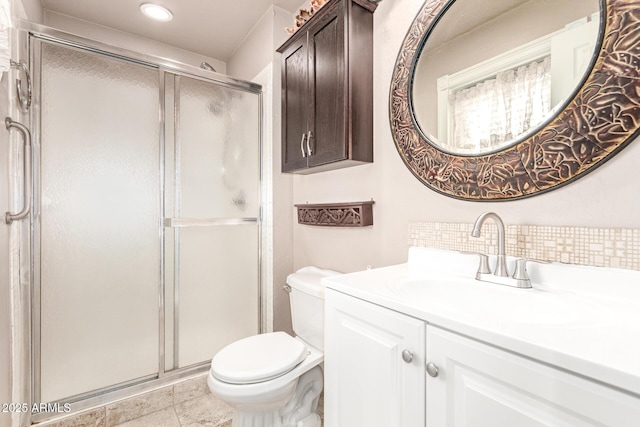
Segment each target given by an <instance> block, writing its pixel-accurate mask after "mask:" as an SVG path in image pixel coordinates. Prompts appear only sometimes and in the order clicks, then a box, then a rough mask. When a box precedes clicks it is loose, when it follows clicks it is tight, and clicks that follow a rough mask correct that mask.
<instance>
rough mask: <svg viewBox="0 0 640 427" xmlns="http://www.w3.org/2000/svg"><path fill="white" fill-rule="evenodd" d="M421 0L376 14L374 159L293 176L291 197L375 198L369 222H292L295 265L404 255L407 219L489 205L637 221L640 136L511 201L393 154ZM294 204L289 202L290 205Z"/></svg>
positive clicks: (517, 211) (451, 216) (462, 215)
mask: <svg viewBox="0 0 640 427" xmlns="http://www.w3.org/2000/svg"><path fill="white" fill-rule="evenodd" d="M422 3H423V0H385V1H382V2H380V4H379V7H378V9H377V10H376V12H375V14H374V26H375V29H374V32H375V35H374V88H373V93H374V101H373V104H374V141H373V143H374V163H373V164H371V165H366V166H357V167H352V168H347V169H343V170H337V171H331V172H322V173H318V174H312V175H307V176H297V175H296V176H294V178H293V202H294V203H304V202H307V201H308V202H309V203H316V202H317V203H323V202H347V201H361V200H369V199H371V198H373V200H375V202H376V203H375V205H374V213H373V218H374V225H373V227H367V228H363V229H343V228H340V229H332V228H327V227H312V226H304V225H298V224H294V225H293V235H294V241H293V242H294V243H293V253H294V268H299V267H302V266H304V265H309V264H314V265H317V266H320V267H325V268H333V269H337V270H342V271H345V272H350V271H356V270H360V269H363V268H365V267H366V266H367V265H372V266H374V267H379V266H384V265H390V264H396V263H401V262H405V261H406V254H407V243H406V242H407V222H408V221H441V222H467V223H469V222H473V221H474V220H475V219H476V218H477V216H478V215H479V214H481V213H482V212H484V211H487V210H493V211H496V212H498V213H499V214H500V215H501V216H502V217H503V219H504V220H505V222H506V223H507V224H541V225H575V226H594V227H634V228H637V227H639V226H640V181H639V180H638V179H637V178H636V177H635V171H636V170H637V165H638V161H639V160H640V143H638V141H634V142H632V143H631V144H630V145H629V146H628V147H627V148H625V149H624V150H623V151H622V152H621V153H620V154H619V155H617V156H616V157H614V158H613V159H611V160H610V161H608V162H606V163H605V164H604V165H603V166H601V167H599V168H597V169H596V170H595V171H593V172H592V173H590V174H588V175H587V176H585V177H583V178H581V179H580V180H578V181H576V182H574V183H572V184H569V185H567V186H565V187H562V188H560V189H557V190H555V191H552V192H550V193H547V194H542V195H538V196H535V197H533V198H529V199H524V200H519V201H509V202H492V203H491V202H467V201H459V200H455V199H452V198H448V197H445V196H442V195H439V194H437V193H435V192H434V191H431V190H429V189H428V188H427V187H425V186H424V185H422V184H421V183H420V182H419V181H418V180H417V179H415V178H414V177H413V175H412V174H411V173H410V172H409V170H408V169H407V168H406V166H405V165H404V164H403V163H402V161H401V159H400V156H399V155H398V153H397V151H396V148H395V145H394V142H393V139H392V136H391V132H390V127H389V107H388V105H389V102H388V100H389V86H390V81H391V75H392V71H393V67H394V63H395V60H396V56H397V55H398V50H399V47H400V45H401V43H402V41H403V39H404V36H405V33H406V30H407V29H408V27H409V25H410V24H411V22H412V21H413V19H414V17H415V15H416V14H417V12H418V10H419V8H420V6H421V5H422ZM289 209H290V210H291V211H293V210H294V207H293V204H292V205H291V206H290V207H289Z"/></svg>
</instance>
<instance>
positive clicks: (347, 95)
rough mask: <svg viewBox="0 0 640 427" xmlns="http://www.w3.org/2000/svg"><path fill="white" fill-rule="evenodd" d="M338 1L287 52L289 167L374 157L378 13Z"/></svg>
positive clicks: (285, 167)
mask: <svg viewBox="0 0 640 427" xmlns="http://www.w3.org/2000/svg"><path fill="white" fill-rule="evenodd" d="M375 8H376V4H375V3H372V2H369V1H368V0H331V1H329V2H328V3H327V4H326V5H325V6H324V7H322V9H320V10H319V11H317V12H316V14H315V15H313V17H311V19H309V20H308V21H307V22H306V23H305V24H304V25H303V26H302V27H301V28H300V29H299V30H298V31H297V32H296V33H295V34H294V35H292V36H291V38H289V40H287V42H285V43H284V44H283V45H282V46H281V47H280V48H279V49H278V52H280V53H282V60H281V63H282V171H283V172H296V173H313V172H321V171H324V170H329V169H337V168H342V167H346V166H353V165H357V164H363V163H371V162H373V11H374V10H375Z"/></svg>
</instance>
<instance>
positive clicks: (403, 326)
mask: <svg viewBox="0 0 640 427" xmlns="http://www.w3.org/2000/svg"><path fill="white" fill-rule="evenodd" d="M325 304H326V310H325V313H326V316H327V318H326V323H325V326H326V334H325V425H326V427H349V426H350V427H356V426H366V427H390V426H402V427H424V423H425V416H424V396H425V369H424V337H425V335H424V333H425V324H424V322H423V321H421V320H418V319H415V318H413V317H409V316H406V315H403V314H400V313H397V312H395V311H392V310H389V309H386V308H382V307H380V306H377V305H374V304H370V303H367V302H364V301H362V300H359V299H356V298H353V297H349V296H346V295H344V294H341V293H339V292H336V291H332V290H327V293H326V297H325ZM404 350H408V351H410V352H411V353H412V356H413V360H411V361H409V362H406V361H404V360H403V358H402V352H403V351H404Z"/></svg>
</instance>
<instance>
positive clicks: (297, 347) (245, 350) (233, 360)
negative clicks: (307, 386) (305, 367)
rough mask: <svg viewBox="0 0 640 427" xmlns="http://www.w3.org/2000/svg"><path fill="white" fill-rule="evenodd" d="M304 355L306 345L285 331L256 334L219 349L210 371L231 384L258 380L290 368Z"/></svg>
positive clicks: (305, 353) (271, 376)
mask: <svg viewBox="0 0 640 427" xmlns="http://www.w3.org/2000/svg"><path fill="white" fill-rule="evenodd" d="M305 357H307V348H306V346H305V345H304V344H303V343H302V342H300V341H298V340H296V339H295V338H293V337H291V336H290V335H288V334H286V333H284V332H272V333H268V334H260V335H254V336H251V337H248V338H244V339H241V340H239V341H236V342H234V343H232V344H229V345H228V346H226V347H225V348H223V349H222V350H220V351H219V352H218V353H217V354H216V355H215V357H214V358H213V360H212V361H211V373H212V374H213V376H214V377H216V378H217V379H219V380H220V381H224V382H227V383H231V384H252V383H258V382H262V381H267V380H270V379H273V378H276V377H279V376H280V375H283V374H285V373H286V372H289V371H290V370H292V369H293V368H294V367H296V365H298V363H300V362H302V361H303V360H304V359H305Z"/></svg>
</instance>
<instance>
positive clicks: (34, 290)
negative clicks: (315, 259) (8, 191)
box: [14, 21, 265, 422]
mask: <svg viewBox="0 0 640 427" xmlns="http://www.w3.org/2000/svg"><path fill="white" fill-rule="evenodd" d="M18 33H19V37H21V38H23V37H24V39H26V40H27V42H24V43H23V45H24V46H27V50H28V57H29V59H30V68H31V70H36V72H33V73H32V74H33V87H34V90H33V94H34V102H33V104H32V107H31V111H30V122H31V131H32V134H33V137H34V138H33V139H34V149H33V154H32V155H33V160H34V168H33V171H32V173H33V192H32V194H33V196H32V197H33V202H32V206H33V213H32V215H31V220H30V236H31V238H30V248H26V252H30V264H31V268H30V271H29V275H30V289H29V293H30V301H31V302H30V308H31V322H30V323H31V324H30V325H21V328H20V331H21V332H20V334H21V335H22V336H23V338H24V340H25V342H30V343H31V351H30V352H27V353H26V354H24V355H23V356H24V357H22V358H21V360H20V361H14V363H16V364H19V365H21V367H22V369H20V371H21V372H25V376H26V377H30V378H23V379H22V383H23V384H24V387H25V389H26V390H29V389H30V396H27V395H25V396H24V398H25V399H24V401H25V402H26V401H28V402H30V403H31V404H33V403H41V392H40V388H41V372H40V362H41V350H42V349H41V345H40V342H41V341H40V340H41V328H40V323H41V318H40V308H41V304H42V302H41V300H40V291H41V285H40V283H41V279H42V278H41V271H40V262H41V261H40V250H41V240H40V232H41V228H40V219H41V218H40V213H41V202H40V198H41V194H42V193H41V190H42V188H41V167H40V162H41V153H40V149H41V131H42V129H41V117H40V114H41V94H42V75H41V72H40V70H41V66H42V61H41V52H42V44H43V43H53V44H56V45H59V46H63V47H66V48H70V49H79V50H81V51H84V52H90V53H94V54H97V55H104V56H107V57H110V58H113V59H116V60H120V61H125V62H128V63H133V64H137V65H141V66H144V67H150V68H152V69H155V70H157V72H158V82H159V98H158V118H159V120H158V126H159V141H158V144H159V158H158V162H159V163H158V164H159V168H158V176H159V180H160V195H159V196H160V197H159V200H160V205H159V206H158V216H159V218H160V221H159V224H158V238H159V241H160V245H159V247H160V253H159V254H158V256H160V271H159V272H158V315H159V324H158V333H159V336H158V371H157V373H156V374H154V375H150V376H146V377H143V378H135V379H132V380H131V381H127V382H124V383H120V384H115V385H113V386H109V387H105V388H102V389H99V390H94V391H90V392H87V393H83V394H80V395H76V396H71V397H70V399H68V400H66V399H65V400H64V401H60V402H46V403H68V402H71V403H73V405H72V412H74V413H75V412H79V411H82V410H85V409H87V408H90V407H95V406H98V405H103V404H106V403H108V402H110V401H113V400H117V399H120V398H123V397H126V396H129V395H131V394H134V393H139V392H142V391H146V390H151V389H154V388H158V387H161V386H163V385H167V384H170V383H172V382H176V381H178V380H180V379H182V378H186V377H188V376H192V375H194V374H198V373H203V372H205V371H206V370H208V368H209V365H210V362H203V363H200V364H196V365H191V366H187V367H184V368H175V369H169V370H168V369H167V367H166V361H165V359H166V354H165V348H166V342H165V328H166V324H165V320H166V319H165V313H166V310H167V307H166V304H165V240H166V234H167V233H173V232H174V230H175V229H177V228H180V227H188V226H203V225H204V226H206V225H214V226H215V225H233V224H237V225H242V224H256V225H257V233H258V238H257V239H258V247H257V250H258V253H257V268H258V275H257V278H258V283H257V298H258V306H257V307H256V310H257V314H258V315H257V319H258V325H257V330H258V331H262V330H263V329H264V328H265V325H263V324H262V322H261V319H262V318H263V316H262V313H261V311H262V304H261V301H262V298H263V295H262V284H261V277H262V268H263V266H262V259H263V258H262V239H263V232H264V231H263V229H262V218H261V216H262V212H263V208H262V203H263V195H262V185H261V184H262V182H259V183H258V198H259V200H258V207H259V209H258V217H256V218H237V219H224V220H223V219H220V220H217V221H207V220H202V221H198V220H192V221H189V220H181V219H174V218H167V216H166V215H165V214H166V212H165V196H166V195H165V193H166V191H165V190H166V186H165V176H166V175H165V173H166V171H165V160H166V159H165V141H166V135H165V131H166V126H165V125H166V123H165V119H166V117H165V113H166V106H165V76H166V75H167V74H173V75H175V76H185V77H189V78H194V79H198V80H202V81H204V82H207V83H211V84H215V85H220V86H223V87H228V88H232V89H235V90H240V91H244V92H249V93H253V94H256V95H257V96H258V102H259V108H258V110H259V111H258V118H257V120H259V125H258V126H259V127H258V130H259V138H260V141H259V142H258V144H259V147H260V153H259V165H258V167H259V171H258V176H259V177H260V181H262V179H263V178H262V174H263V167H262V162H263V152H262V139H263V124H262V115H263V99H262V92H261V87H260V86H259V85H256V84H254V83H251V82H244V81H241V80H236V79H233V78H230V77H228V76H224V75H220V74H217V73H212V72H210V71H206V70H203V69H201V68H199V67H196V66H190V65H186V64H181V63H179V62H175V61H171V60H167V59H165V58H156V57H154V56H150V55H144V54H139V53H136V52H132V51H128V50H125V49H121V48H118V47H114V46H110V45H108V44H105V43H101V42H97V41H93V40H89V39H85V38H82V37H78V36H75V35H71V34H67V33H64V32H61V31H58V30H54V29H51V28H47V27H44V26H40V25H36V24H32V23H29V22H26V21H21V22H20V30H19V32H18ZM25 55H27V53H25ZM176 286H179V284H176ZM172 309H173V310H174V311H177V310H179V306H178V305H177V301H176V302H175V304H174V307H173V308H172ZM177 345H178V341H177V340H175V341H174V353H175V356H176V357H177ZM174 365H175V366H177V361H176V360H175V359H174ZM26 393H28V392H26ZM54 416H55V414H53V416H52V414H47V413H39V414H32V415H31V416H30V417H29V416H27V418H30V420H28V422H41V421H45V420H47V419H50V418H53V417H54Z"/></svg>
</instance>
